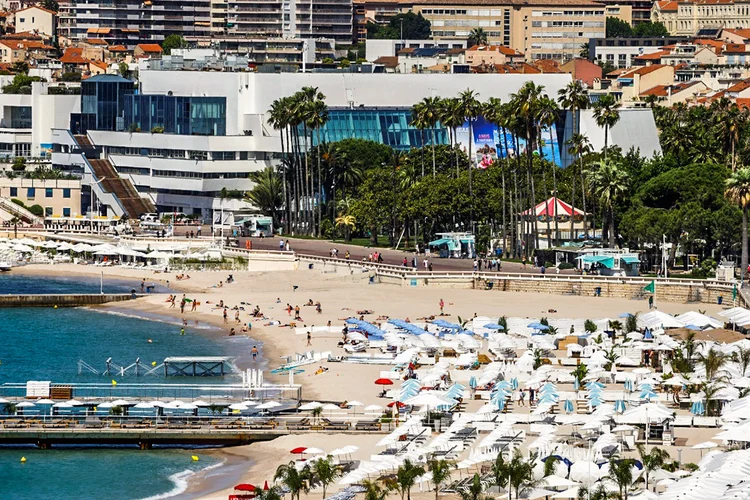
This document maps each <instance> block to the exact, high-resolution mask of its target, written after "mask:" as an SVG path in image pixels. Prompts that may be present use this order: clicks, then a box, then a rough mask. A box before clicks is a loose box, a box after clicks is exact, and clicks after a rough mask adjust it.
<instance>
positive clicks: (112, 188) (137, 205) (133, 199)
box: [76, 136, 156, 219]
mask: <svg viewBox="0 0 750 500" xmlns="http://www.w3.org/2000/svg"><path fill="white" fill-rule="evenodd" d="M83 138H85V136H81V138H79V136H76V140H78V141H79V144H81V142H80V141H82V140H84V139H83ZM85 140H86V141H88V138H85ZM89 144H91V143H90V142H89ZM81 146H82V147H84V145H83V144H81ZM89 163H90V164H91V168H93V169H94V174H95V175H96V177H97V179H99V180H101V179H104V181H103V182H102V183H101V186H102V189H103V190H104V191H106V192H108V193H112V194H113V195H115V196H116V197H117V199H119V200H120V203H121V204H122V207H123V209H124V210H125V213H126V215H127V216H128V217H129V218H131V219H137V218H138V217H140V216H141V215H142V214H145V213H151V212H156V208H155V207H154V204H153V203H151V201H150V200H147V199H145V198H142V197H141V195H140V194H138V190H136V189H135V186H133V183H132V182H130V180H128V179H123V178H122V177H120V174H118V173H117V170H115V167H114V165H112V163H111V162H110V161H109V160H101V159H91V158H89Z"/></svg>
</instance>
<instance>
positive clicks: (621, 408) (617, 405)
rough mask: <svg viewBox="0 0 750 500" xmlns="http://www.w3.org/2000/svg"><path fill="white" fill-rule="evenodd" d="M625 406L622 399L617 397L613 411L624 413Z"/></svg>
mask: <svg viewBox="0 0 750 500" xmlns="http://www.w3.org/2000/svg"><path fill="white" fill-rule="evenodd" d="M625 407H626V405H625V401H623V400H622V399H618V400H617V401H615V412H617V413H624V412H625Z"/></svg>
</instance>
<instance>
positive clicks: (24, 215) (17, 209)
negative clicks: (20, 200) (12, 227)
mask: <svg viewBox="0 0 750 500" xmlns="http://www.w3.org/2000/svg"><path fill="white" fill-rule="evenodd" d="M13 217H18V219H19V220H20V221H22V222H26V223H28V224H40V223H41V219H40V218H39V217H37V216H36V215H34V214H32V213H31V212H29V211H28V210H26V209H25V208H23V207H22V206H20V205H17V204H15V203H13V202H12V201H11V200H10V199H9V198H0V220H5V221H10V220H11V219H13Z"/></svg>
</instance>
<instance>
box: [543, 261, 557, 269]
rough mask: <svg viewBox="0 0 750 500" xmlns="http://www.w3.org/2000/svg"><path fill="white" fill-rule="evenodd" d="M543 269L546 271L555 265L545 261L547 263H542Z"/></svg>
mask: <svg viewBox="0 0 750 500" xmlns="http://www.w3.org/2000/svg"><path fill="white" fill-rule="evenodd" d="M544 267H546V268H547V269H549V268H551V267H555V263H554V262H550V261H547V262H545V263H544Z"/></svg>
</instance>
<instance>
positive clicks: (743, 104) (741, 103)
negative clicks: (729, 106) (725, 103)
mask: <svg viewBox="0 0 750 500" xmlns="http://www.w3.org/2000/svg"><path fill="white" fill-rule="evenodd" d="M734 103H735V104H736V105H737V107H738V108H745V109H750V99H743V98H741V97H738V98H737V99H735V100H734Z"/></svg>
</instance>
